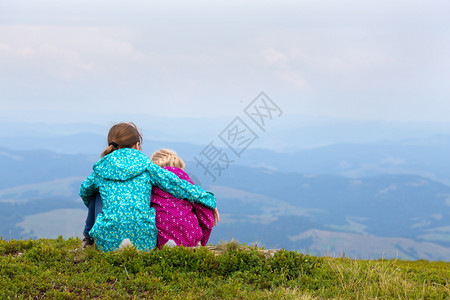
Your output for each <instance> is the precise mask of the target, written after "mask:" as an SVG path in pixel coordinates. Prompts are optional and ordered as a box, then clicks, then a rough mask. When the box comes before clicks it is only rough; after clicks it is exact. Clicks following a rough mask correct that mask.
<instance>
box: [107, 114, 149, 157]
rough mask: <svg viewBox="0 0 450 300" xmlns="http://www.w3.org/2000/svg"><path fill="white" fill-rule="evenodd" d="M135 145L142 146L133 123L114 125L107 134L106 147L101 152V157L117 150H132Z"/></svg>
mask: <svg viewBox="0 0 450 300" xmlns="http://www.w3.org/2000/svg"><path fill="white" fill-rule="evenodd" d="M136 143H141V144H142V135H141V133H140V132H139V129H138V128H137V127H136V125H135V124H134V123H133V122H129V123H118V124H115V125H114V126H112V127H111V129H110V130H109V132H108V147H106V149H105V150H103V152H102V154H101V156H102V157H104V156H106V155H108V154H110V153H112V152H113V151H115V150H118V149H122V148H132V147H133V146H134V145H136Z"/></svg>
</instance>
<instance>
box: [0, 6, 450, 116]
mask: <svg viewBox="0 0 450 300" xmlns="http://www.w3.org/2000/svg"><path fill="white" fill-rule="evenodd" d="M449 11H450V2H449V1H444V0H442V1H439V0H436V1H435V0H427V1H425V0H403V1H392V0H389V1H388V0H377V1H368V0H298V1H285V0H262V1H261V0H258V1H256V0H254V1H253V0H252V1H239V0H231V1H230V0H229V1H172V0H169V1H164V3H163V1H160V2H159V3H152V2H151V1H136V0H131V1H115V0H113V1H111V0H109V1H100V0H97V1H93V0H90V1H85V0H76V1H75V0H64V1H60V0H29V1H25V0H2V1H0V117H1V118H2V119H3V120H11V121H28V120H45V121H48V122H52V121H55V122H56V121H58V122H59V121H70V122H76V121H85V120H86V119H87V118H93V116H95V115H107V114H112V113H114V114H118V113H119V114H120V113H129V114H134V113H140V114H148V115H158V116H164V117H165V116H168V117H169V116H171V117H224V116H233V115H236V112H237V111H241V110H242V108H243V107H245V105H246V104H247V103H249V102H251V101H252V100H253V98H254V97H255V96H257V95H258V94H259V92H260V91H265V92H266V93H267V94H268V95H269V96H270V97H271V98H272V99H273V100H274V101H275V102H276V103H277V104H278V105H279V106H280V107H281V108H282V109H283V110H284V111H285V112H286V113H288V114H302V115H311V116H325V117H337V118H350V119H363V120H366V119H370V120H373V119H378V120H380V119H381V120H434V121H445V122H447V121H450V116H449V113H450V97H449V96H450V84H449V79H450V15H449V14H448V12H449Z"/></svg>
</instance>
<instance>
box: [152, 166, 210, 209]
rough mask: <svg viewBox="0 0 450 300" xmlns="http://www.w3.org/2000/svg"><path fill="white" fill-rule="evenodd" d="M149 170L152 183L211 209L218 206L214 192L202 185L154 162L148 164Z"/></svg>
mask: <svg viewBox="0 0 450 300" xmlns="http://www.w3.org/2000/svg"><path fill="white" fill-rule="evenodd" d="M148 172H149V173H150V180H151V183H152V185H156V186H157V187H159V188H161V189H162V190H164V191H166V192H168V193H170V194H172V195H174V196H175V197H177V198H184V199H186V200H189V201H190V202H195V203H200V204H203V205H205V206H206V207H208V208H211V209H214V208H216V198H215V197H214V194H213V193H210V192H207V191H205V190H204V189H202V188H201V187H200V186H198V185H193V184H191V183H190V182H188V181H186V180H183V179H180V178H178V176H177V175H175V174H174V173H172V172H170V171H167V170H165V169H163V168H161V167H160V166H158V165H156V164H153V163H151V164H150V165H149V166H148Z"/></svg>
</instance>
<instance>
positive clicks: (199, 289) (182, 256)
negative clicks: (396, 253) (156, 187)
mask: <svg viewBox="0 0 450 300" xmlns="http://www.w3.org/2000/svg"><path fill="white" fill-rule="evenodd" d="M79 244H80V240H79V239H68V240H65V239H63V238H61V237H60V238H58V239H39V240H10V241H6V240H3V239H0V298H1V299H16V298H18V299H23V298H33V299H34V298H57V299H79V298H95V299H99V298H101V299H117V298H119V299H121V298H132V299H142V298H150V299H152V298H154V299H160V298H165V299H186V298H188V299H199V298H202V299H218V298H224V299H236V298H239V299H262V298H263V299H292V298H295V299H323V298H325V299H330V298H333V299H348V298H352V299H375V298H378V299H390V298H397V299H399V298H400V299H408V298H413V299H448V298H449V297H450V263H447V262H428V261H424V260H419V261H401V260H353V259H349V258H345V257H339V258H333V257H315V256H311V255H304V254H301V253H298V252H293V251H286V250H278V251H268V250H264V249H261V248H257V247H250V246H246V245H240V244H238V243H235V242H231V243H223V244H219V245H217V246H208V247H202V248H198V249H187V248H183V247H175V248H163V249H162V250H156V251H152V252H148V253H144V252H140V251H137V250H135V249H132V248H129V249H125V250H123V251H118V252H111V253H100V252H99V251H98V250H96V249H95V248H88V249H86V250H81V249H79Z"/></svg>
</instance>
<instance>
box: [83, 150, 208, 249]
mask: <svg viewBox="0 0 450 300" xmlns="http://www.w3.org/2000/svg"><path fill="white" fill-rule="evenodd" d="M93 170H94V172H93V173H92V174H91V175H90V176H88V177H87V179H86V180H84V181H83V183H82V184H81V188H80V197H81V198H82V199H83V202H84V204H85V205H86V206H88V205H89V201H92V200H94V198H95V194H96V193H97V192H100V195H101V197H102V201H103V212H102V213H100V214H99V215H98V217H97V219H96V221H95V224H94V227H92V229H91V231H90V232H89V235H90V236H91V237H93V238H94V239H95V242H96V244H97V247H98V248H99V249H100V250H101V251H104V252H108V251H113V250H116V249H118V248H119V246H120V244H121V243H122V241H123V240H124V239H130V241H131V242H132V243H133V245H134V246H135V247H136V248H137V249H139V250H143V251H149V250H152V249H153V248H154V247H155V245H156V238H157V236H158V231H157V229H156V226H155V209H154V208H151V207H150V197H151V192H152V186H153V185H155V186H158V187H159V188H161V189H162V190H164V191H166V192H168V193H170V194H172V195H174V196H175V197H176V198H184V199H187V200H189V201H191V202H196V203H201V204H203V205H205V206H207V207H209V208H211V209H214V208H215V207H216V199H215V198H214V195H213V194H212V193H209V192H206V191H205V190H203V189H202V188H201V187H199V186H197V185H192V184H190V183H189V182H187V181H185V180H182V179H180V178H178V176H176V175H175V174H174V173H172V172H169V171H166V170H164V169H163V168H161V167H160V166H158V165H156V164H154V163H152V162H151V160H150V158H148V157H147V156H146V155H145V154H143V153H142V152H141V151H138V150H135V149H131V148H125V149H119V150H116V151H114V152H112V153H110V154H108V155H106V156H105V157H103V158H102V159H100V160H99V161H98V162H97V163H96V164H95V165H94V167H93Z"/></svg>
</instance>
